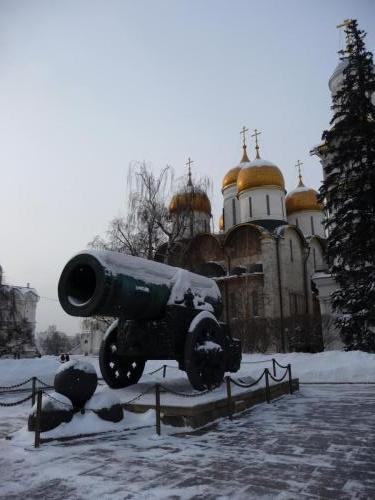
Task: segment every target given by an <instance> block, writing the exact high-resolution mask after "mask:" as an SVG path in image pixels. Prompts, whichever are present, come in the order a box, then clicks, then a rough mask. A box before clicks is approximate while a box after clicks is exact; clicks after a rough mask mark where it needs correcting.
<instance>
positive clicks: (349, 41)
mask: <svg viewBox="0 0 375 500" xmlns="http://www.w3.org/2000/svg"><path fill="white" fill-rule="evenodd" d="M353 24H354V19H344V21H343V22H342V23H341V24H338V25H337V26H336V28H337V29H340V28H344V29H345V35H346V50H345V51H340V52H341V53H345V52H347V53H351V52H352V47H353V42H354V40H353V34H352V32H351V31H350V28H351V27H352V26H353Z"/></svg>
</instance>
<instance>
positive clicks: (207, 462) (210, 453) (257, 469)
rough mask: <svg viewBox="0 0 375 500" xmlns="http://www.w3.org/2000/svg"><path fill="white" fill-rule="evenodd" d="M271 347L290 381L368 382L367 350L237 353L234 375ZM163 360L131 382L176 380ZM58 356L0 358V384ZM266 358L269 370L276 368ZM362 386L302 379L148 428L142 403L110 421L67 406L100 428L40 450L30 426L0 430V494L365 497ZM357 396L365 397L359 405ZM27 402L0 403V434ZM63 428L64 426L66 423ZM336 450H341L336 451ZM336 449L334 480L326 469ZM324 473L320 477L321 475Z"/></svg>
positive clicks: (368, 399)
mask: <svg viewBox="0 0 375 500" xmlns="http://www.w3.org/2000/svg"><path fill="white" fill-rule="evenodd" d="M272 357H274V358H276V359H277V360H278V361H279V362H280V363H281V364H283V365H285V364H287V363H291V365H292V373H293V377H299V378H300V381H301V382H316V381H318V382H340V381H343V382H375V355H373V354H366V353H362V352H348V353H346V352H338V351H336V352H324V353H319V354H297V353H289V354H272V355H261V354H252V355H245V356H244V357H243V361H244V363H243V365H242V367H241V370H240V372H238V373H237V374H234V377H236V378H237V377H247V376H249V377H253V378H257V377H258V376H259V374H260V373H261V371H262V370H263V368H264V367H268V368H270V369H271V366H272V363H271V362H270V361H269V360H271V358H272ZM78 359H84V360H85V361H89V362H91V363H93V365H94V366H95V368H96V369H97V371H98V375H99V376H100V372H99V367H98V359H97V358H96V357H83V356H82V357H78ZM166 363H167V364H168V365H170V366H174V367H175V368H172V367H171V368H167V377H166V379H163V378H162V371H159V372H157V373H155V374H151V375H150V374H149V372H151V371H153V370H155V369H157V368H159V367H160V366H161V365H162V364H163V362H160V361H152V362H148V363H147V365H146V369H145V374H144V376H143V377H142V379H141V384H140V385H141V386H142V384H144V385H147V384H149V383H150V382H151V383H152V382H155V381H159V382H163V383H164V384H165V385H172V386H173V387H175V386H177V387H179V386H180V385H181V387H183V386H184V387H186V384H187V381H186V377H185V374H184V373H182V372H180V371H179V370H177V369H176V363H173V362H171V361H168V362H166ZM59 366H60V362H59V360H58V358H56V357H53V356H46V357H43V358H40V359H39V358H36V359H26V360H8V359H3V360H1V359H0V386H6V385H13V384H15V383H18V382H21V381H23V380H25V379H27V378H29V377H31V376H37V377H39V378H40V379H42V380H44V381H46V382H48V383H51V382H52V381H53V377H54V374H55V372H56V370H57V369H58V368H59ZM278 370H279V371H278V375H281V374H282V372H283V370H282V369H278ZM98 390H99V391H101V390H107V388H106V386H101V387H100V388H99V389H98ZM373 392H374V386H371V385H370V386H335V385H332V386H304V385H302V386H301V390H300V391H299V393H297V394H295V395H293V396H288V397H286V398H283V399H281V400H278V401H274V402H273V403H272V404H271V405H259V406H258V407H256V408H253V409H252V410H250V411H247V412H245V413H244V414H243V415H242V416H237V417H236V418H235V419H234V421H233V422H228V421H227V420H225V419H222V421H220V422H218V423H216V424H214V425H211V426H208V427H207V428H206V429H205V430H204V432H202V431H195V432H190V430H189V429H179V430H177V429H176V428H171V427H166V426H163V428H162V436H161V437H157V436H155V427H154V423H155V415H154V413H153V412H152V411H149V412H147V413H146V414H143V415H142V416H138V415H132V414H129V413H125V417H124V420H123V422H120V423H118V424H112V423H107V422H104V421H100V419H99V418H98V417H97V416H96V415H94V414H93V413H91V414H90V413H89V414H86V415H84V416H82V417H79V418H76V420H75V421H74V427H75V430H77V429H78V430H79V429H85V430H87V429H90V428H93V429H97V430H102V431H109V430H111V431H112V432H109V433H107V434H105V435H101V436H96V437H92V438H85V439H84V438H82V439H79V440H77V441H74V442H69V443H66V444H62V443H56V442H55V443H48V444H43V445H42V447H41V448H40V451H34V450H33V448H32V447H31V446H30V445H31V443H32V436H31V435H30V434H28V433H26V432H25V431H21V432H19V431H18V432H17V434H16V436H15V439H13V440H12V441H5V440H3V439H0V498H6V499H7V500H8V499H11V498H21V497H22V498H25V497H27V498H37V497H38V498H40V497H42V498H54V499H57V498H66V499H70V498H71V499H76V498H99V497H100V496H103V498H114V499H117V498H150V499H151V498H155V499H156V498H171V497H173V498H193V497H196V498H222V499H224V498H229V497H233V498H259V497H262V496H264V495H265V497H266V498H301V497H302V498H303V497H304V496H305V495H306V497H307V496H309V497H310V496H312V497H313V498H316V497H323V498H326V497H328V498H330V494H329V492H330V491H331V490H332V496H336V497H338V498H357V497H358V498H362V496H363V498H370V497H375V472H374V469H373V467H372V466H371V465H370V459H369V458H363V459H362V458H361V457H364V456H365V455H366V454H367V453H370V451H371V453H372V449H373V446H374V444H375V443H374V433H373V428H374V427H375V422H373V427H371V425H370V422H369V419H370V417H371V415H372V417H373V418H375V417H374V415H375V399H374V397H373ZM162 397H165V396H164V395H163V396H162ZM4 398H5V399H7V400H13V399H16V398H15V396H14V394H8V395H6V396H4V395H0V400H3V399H4ZM18 398H19V395H17V399H18ZM330 405H331V406H330ZM363 405H370V406H371V408H370V407H369V408H367V407H366V408H367V410H366V411H364V410H363V408H364V406H363ZM29 410H30V401H28V402H27V403H25V404H22V405H20V406H15V407H11V408H0V437H4V436H5V435H8V434H10V433H12V432H13V433H14V431H17V430H19V429H20V428H21V427H22V426H24V425H25V422H26V418H27V415H28V412H29ZM331 410H332V413H331ZM347 411H348V412H349V413H350V412H351V424H350V425H351V426H352V428H353V429H354V427H355V426H357V427H358V429H357V430H358V432H357V434H356V437H355V439H354V441H353V442H346V441H348V439H349V438H348V436H347V435H346V434H347V433H346V432H345V429H346V427H345V429H344V427H343V428H342V429H341V430H340V433H341V434H340V436H339V435H338V434H339V433H338V431H337V429H336V428H335V425H336V426H337V425H338V423H337V422H338V419H339V420H340V421H341V419H342V421H343V422H345V419H346V418H347V413H346V412H347ZM314 412H315V414H314ZM319 412H321V415H319ZM339 412H342V415H341V416H340V415H339ZM331 417H332V419H333V421H334V425H333V424H332V426H331V427H330V426H329V425H328V423H327V421H328V420H329V418H331ZM312 418H313V420H312ZM67 426H69V424H67ZM80 426H81V427H80ZM367 428H369V429H372V430H371V431H369V430H367V431H366V429H367ZM322 429H324V432H323V434H322V433H321V431H322ZM353 429H351V432H352V431H353ZM65 431H66V433H67V434H69V432H70V429H69V427H66V429H65ZM51 432H52V433H53V431H51ZM321 434H322V435H323V436H324V439H323V440H322V441H321V442H320V446H321V447H323V448H324V447H325V446H327V449H326V450H324V449H323V448H322V449H321V450H320V451H319V452H318V451H317V449H316V443H315V442H314V440H318V441H319V439H320V435H321ZM361 435H363V440H361V437H360V436H361ZM260 436H262V439H263V441H262V442H261V441H260ZM285 436H287V437H285ZM285 439H286V441H285ZM345 439H346V441H345ZM289 441H292V442H293V445H292V446H289V444H288V443H289ZM349 441H350V439H349ZM330 443H331V446H329V445H330ZM366 443H367V444H366ZM371 443H372V444H371ZM370 445H371V446H370ZM340 446H341V448H340ZM358 447H359V448H358ZM369 447H370V448H371V450H370V451H369ZM340 450H341V451H342V452H343V453H344V455H345V456H343V457H341V458H340V457H339V455H340V453H339V451H340ZM336 452H337V453H336ZM323 453H326V454H327V455H325V454H323ZM353 453H354V455H353ZM327 456H328V459H327ZM366 457H367V455H366ZM340 460H342V463H341V462H340ZM337 461H338V462H340V464H341V465H340V467H341V466H342V471H343V472H340V474H341V475H340V480H341V479H342V481H344V479H343V478H344V476H345V481H344V482H342V481H341V482H340V481H338V480H337V478H336V477H335V474H336V471H335V467H336V468H337V467H338V466H337V463H338V462H337ZM363 461H364V464H363V465H362V462H363ZM336 462H337V463H336ZM349 464H350V467H352V469H350V468H349ZM353 464H354V465H353ZM356 464H357V465H356ZM353 467H354V469H355V468H356V467H357V468H359V469H361V474H359V473H358V474H359V475H358V477H357V476H356V475H355V474H354V473H351V472H350V471H352V470H353ZM366 468H370V469H371V470H369V471H367V470H366ZM362 469H363V471H362ZM365 470H366V478H365V477H364V476H363V473H364V471H365ZM219 471H220V473H219ZM270 471H271V472H272V473H271V472H270ZM291 471H292V472H293V474H292V473H291ZM306 471H308V473H306ZM222 472H223V474H224V476H222ZM329 474H331V475H332V478H329V479H327V478H328V476H329ZM267 478H268V479H267ZM223 481H224V482H223ZM371 481H373V483H371ZM322 482H323V483H324V484H323V486H322V485H321V483H322ZM372 485H373V486H372ZM372 487H374V489H373V490H372V489H371V488H372ZM319 488H320V489H319ZM340 488H341V489H340ZM327 491H328V493H327ZM353 492H354V493H353ZM364 492H365V493H364ZM370 493H371V494H370ZM372 493H374V496H372ZM362 494H363V495H362ZM353 495H354V496H353ZM361 495H362V496H361Z"/></svg>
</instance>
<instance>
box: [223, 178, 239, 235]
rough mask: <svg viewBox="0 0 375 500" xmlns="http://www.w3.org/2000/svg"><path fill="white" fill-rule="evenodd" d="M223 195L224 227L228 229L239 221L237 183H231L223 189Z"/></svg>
mask: <svg viewBox="0 0 375 500" xmlns="http://www.w3.org/2000/svg"><path fill="white" fill-rule="evenodd" d="M223 197H224V229H225V231H228V229H230V228H231V227H233V226H235V225H236V224H238V223H239V222H240V208H239V202H238V199H237V185H236V184H232V185H231V186H228V187H227V188H225V189H224V190H223Z"/></svg>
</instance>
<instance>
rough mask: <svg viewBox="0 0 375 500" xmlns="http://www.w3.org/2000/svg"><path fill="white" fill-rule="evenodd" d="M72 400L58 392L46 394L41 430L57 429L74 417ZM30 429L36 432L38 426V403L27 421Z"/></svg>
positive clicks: (44, 396)
mask: <svg viewBox="0 0 375 500" xmlns="http://www.w3.org/2000/svg"><path fill="white" fill-rule="evenodd" d="M73 414H74V412H73V405H72V403H71V401H70V400H69V399H68V398H67V397H65V396H63V395H62V394H58V393H57V392H52V393H51V394H44V395H43V399H42V407H41V412H40V420H39V430H40V431H41V432H46V431H50V430H52V429H55V428H56V427H58V426H59V425H60V424H62V423H65V422H70V421H71V420H72V418H73ZM27 427H28V429H29V431H32V432H34V431H35V427H36V403H35V404H34V406H33V407H32V408H31V411H30V413H29V418H28V422H27Z"/></svg>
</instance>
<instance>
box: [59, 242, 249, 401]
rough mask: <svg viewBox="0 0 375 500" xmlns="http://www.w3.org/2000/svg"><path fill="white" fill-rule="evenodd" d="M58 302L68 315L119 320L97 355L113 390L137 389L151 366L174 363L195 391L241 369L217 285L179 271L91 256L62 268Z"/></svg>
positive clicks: (112, 255)
mask: <svg viewBox="0 0 375 500" xmlns="http://www.w3.org/2000/svg"><path fill="white" fill-rule="evenodd" d="M58 295H59V301H60V304H61V306H62V308H63V309H64V310H65V312H67V313H68V314H70V315H72V316H79V317H90V316H105V317H112V318H114V321H113V323H112V324H111V325H110V327H109V328H108V330H107V331H106V333H105V335H104V337H103V340H102V343H101V347H100V353H99V365H100V370H101V372H102V376H103V379H104V380H105V381H106V382H107V384H108V385H109V386H110V387H113V388H121V387H126V386H128V385H131V384H136V383H137V382H138V380H139V379H140V377H141V376H142V373H143V370H144V367H145V363H146V361H147V360H167V359H173V360H176V361H177V362H178V365H179V368H180V370H184V371H185V372H186V374H187V376H188V379H189V381H190V383H191V385H192V386H193V387H194V389H197V390H199V391H202V390H206V389H213V388H215V387H217V386H218V385H220V384H221V382H222V380H223V377H224V373H225V372H226V371H229V372H235V371H237V370H238V369H239V367H240V363H241V343H240V341H239V340H237V339H234V338H232V336H231V334H230V331H229V328H228V325H227V324H225V323H223V322H221V321H220V320H219V318H220V315H221V313H222V308H223V306H222V299H221V295H220V291H219V288H218V286H217V284H216V282H215V281H214V280H212V279H210V278H207V277H205V276H201V275H199V274H195V273H192V272H189V271H186V270H184V269H180V268H178V267H173V266H169V265H166V264H162V263H159V262H154V261H150V260H146V259H143V258H140V257H134V256H130V255H126V254H120V253H117V252H111V251H94V250H87V251H83V252H81V253H79V254H77V255H75V256H74V257H73V258H72V259H70V260H69V261H68V263H67V264H66V266H65V267H64V269H63V271H62V274H61V277H60V280H59V285H58Z"/></svg>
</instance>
